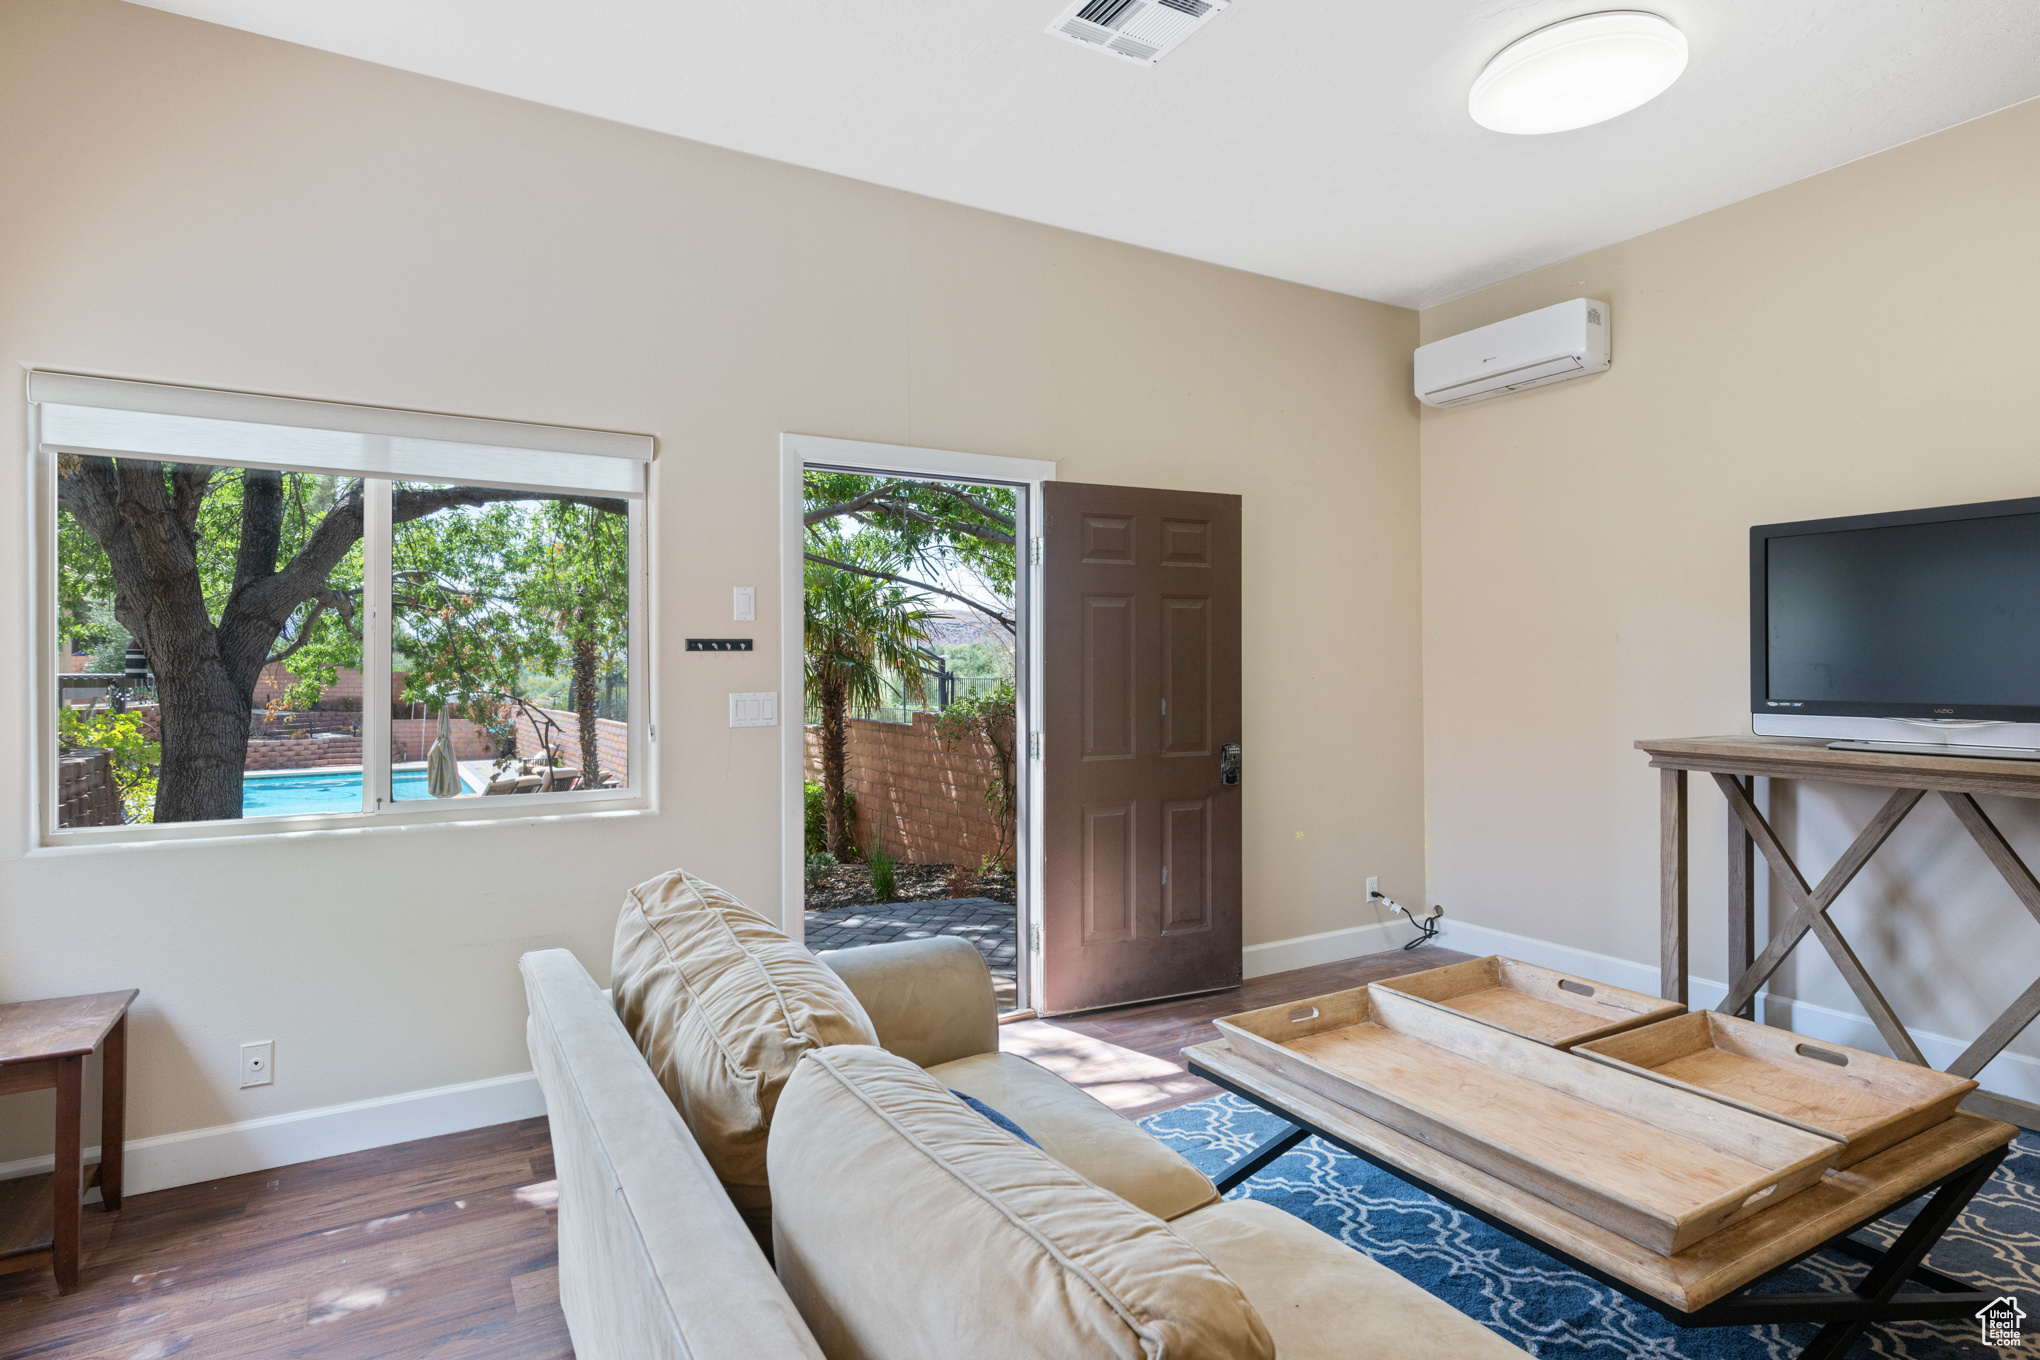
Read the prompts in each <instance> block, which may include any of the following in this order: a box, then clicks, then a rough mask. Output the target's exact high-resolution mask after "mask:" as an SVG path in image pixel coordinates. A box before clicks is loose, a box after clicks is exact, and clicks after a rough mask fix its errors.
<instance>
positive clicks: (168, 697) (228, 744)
mask: <svg viewBox="0 0 2040 1360" xmlns="http://www.w3.org/2000/svg"><path fill="white" fill-rule="evenodd" d="M194 641H195V642H196V641H197V640H194ZM209 641H211V639H210V638H207V639H204V640H203V642H209ZM203 642H198V643H197V645H186V646H179V645H175V644H172V645H169V646H167V647H166V646H164V644H162V643H158V644H157V651H156V652H151V654H150V658H149V659H150V662H151V664H152V665H154V667H155V670H156V697H157V700H158V701H159V702H160V703H161V705H162V707H161V708H160V710H159V715H160V721H161V723H162V729H163V764H162V771H161V775H160V777H159V778H158V780H157V784H156V820H157V821H159V822H213V821H226V820H231V819H234V818H238V817H239V816H240V815H241V767H242V764H243V762H244V761H245V760H246V758H247V754H248V726H249V704H250V702H251V699H252V697H253V691H252V690H248V691H244V690H242V689H241V687H240V686H238V685H236V684H235V683H234V680H233V677H232V676H230V675H229V674H228V673H227V668H226V666H225V665H224V664H223V663H222V662H221V661H220V659H219V657H218V656H217V655H207V652H209V651H211V650H212V649H211V648H209V647H207V646H205V645H203ZM157 652H161V653H163V654H161V655H158V654H157Z"/></svg>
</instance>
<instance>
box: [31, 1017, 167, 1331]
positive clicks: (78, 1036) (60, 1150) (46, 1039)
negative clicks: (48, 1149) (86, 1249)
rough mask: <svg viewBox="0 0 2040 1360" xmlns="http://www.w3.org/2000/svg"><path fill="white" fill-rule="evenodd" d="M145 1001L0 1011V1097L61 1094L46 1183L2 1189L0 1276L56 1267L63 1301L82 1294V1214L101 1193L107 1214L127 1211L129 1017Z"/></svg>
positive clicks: (42, 1179)
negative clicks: (87, 1109)
mask: <svg viewBox="0 0 2040 1360" xmlns="http://www.w3.org/2000/svg"><path fill="white" fill-rule="evenodd" d="M139 995H140V993H139V992H134V991H126V992H98V993H95V994H93V995H91V996H64V997H55V998H52V999H50V1000H47V1001H14V1002H8V1003H6V1004H4V1005H0V1095H11V1094H13V1093H14V1092H17V1091H47V1090H50V1089H51V1088H55V1090H56V1093H57V1139H56V1143H57V1147H56V1154H57V1155H56V1167H55V1170H54V1171H52V1173H51V1174H50V1175H48V1176H26V1177H23V1178H22V1179H20V1180H17V1181H6V1182H0V1275H5V1274H8V1273H10V1272H13V1271H17V1270H35V1269H38V1268H40V1267H42V1266H50V1267H52V1268H53V1269H54V1271H55V1272H56V1277H57V1292H58V1293H60V1294H68V1293H70V1292H71V1291H72V1290H74V1289H76V1288H77V1287H78V1259H79V1255H80V1252H81V1249H82V1243H81V1240H80V1239H81V1231H82V1223H81V1221H80V1213H79V1211H80V1209H81V1207H82V1205H83V1202H84V1195H85V1192H86V1191H87V1190H90V1189H91V1188H92V1187H93V1186H95V1185H96V1186H98V1187H99V1194H100V1201H101V1203H102V1204H103V1205H104V1207H105V1209H106V1211H107V1212H108V1213H113V1212H115V1211H116V1210H118V1209H119V1208H120V1191H121V1154H122V1149H123V1147H124V1145H125V1143H126V1140H127V1012H128V1007H129V1005H131V1004H132V1003H133V1002H134V999H135V998H136V997H137V996H139ZM102 1044H103V1045H105V1052H104V1054H103V1055H102V1057H101V1060H100V1067H99V1080H100V1086H101V1092H100V1101H99V1110H100V1112H99V1162H98V1164H97V1165H95V1166H93V1167H92V1168H91V1170H90V1172H89V1173H88V1172H87V1171H86V1169H85V1167H84V1165H83V1160H84V1155H83V1154H84V1146H83V1145H84V1141H85V1138H84V1132H85V1131H84V1129H83V1128H82V1127H81V1126H82V1125H83V1123H84V1108H83V1107H84V1096H85V1059H86V1057H87V1056H88V1055H90V1054H91V1053H92V1052H93V1050H95V1049H98V1048H99V1047H100V1046H101V1045H102Z"/></svg>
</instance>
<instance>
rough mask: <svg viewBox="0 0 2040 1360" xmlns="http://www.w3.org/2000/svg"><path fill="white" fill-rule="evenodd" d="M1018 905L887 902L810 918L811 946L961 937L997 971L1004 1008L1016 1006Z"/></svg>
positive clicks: (970, 900) (980, 900)
mask: <svg viewBox="0 0 2040 1360" xmlns="http://www.w3.org/2000/svg"><path fill="white" fill-rule="evenodd" d="M1016 921H1017V916H1016V914H1015V912H1014V909H1013V907H1012V904H1010V903H1007V902H999V901H994V900H993V899H992V898H989V897H951V898H944V899H942V900H940V901H935V902H885V903H881V904H878V905H875V906H861V907H838V908H836V909H835V910H834V911H811V912H809V913H807V947H808V948H809V949H811V950H814V951H815V952H816V953H820V952H821V951H823V950H825V949H850V948H853V947H855V946H857V945H865V944H884V943H886V942H887V941H889V940H925V939H928V938H929V937H931V936H935V935H955V936H957V937H959V938H961V939H965V940H969V941H970V942H971V943H972V944H974V945H976V946H977V951H978V953H980V954H983V955H984V956H985V965H986V966H987V967H988V968H990V969H991V970H992V987H993V990H994V991H995V992H997V994H998V998H999V1007H1000V1009H1002V1010H1004V1009H1006V1008H1009V1007H1011V1006H1012V1005H1013V1004H1014V997H1015V994H1016V992H1015V982H1014V979H1015V977H1016V976H1017V970H1018V967H1019V959H1020V950H1019V931H1018V928H1017V925H1016Z"/></svg>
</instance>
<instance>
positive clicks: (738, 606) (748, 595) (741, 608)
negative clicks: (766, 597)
mask: <svg viewBox="0 0 2040 1360" xmlns="http://www.w3.org/2000/svg"><path fill="white" fill-rule="evenodd" d="M730 593H731V595H732V596H733V597H734V600H733V608H732V609H731V612H730V617H731V618H733V619H735V620H736V621H737V622H738V623H755V622H756V621H757V619H758V587H756V586H736V587H734V588H733V589H732V590H731V592H730Z"/></svg>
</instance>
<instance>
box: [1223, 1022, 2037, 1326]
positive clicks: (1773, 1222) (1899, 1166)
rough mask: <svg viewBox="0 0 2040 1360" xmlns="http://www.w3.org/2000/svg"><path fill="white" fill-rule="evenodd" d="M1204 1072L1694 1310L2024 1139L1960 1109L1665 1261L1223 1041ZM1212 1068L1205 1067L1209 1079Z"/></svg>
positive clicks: (1667, 1300)
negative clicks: (1401, 1131) (1234, 1050)
mask: <svg viewBox="0 0 2040 1360" xmlns="http://www.w3.org/2000/svg"><path fill="white" fill-rule="evenodd" d="M1183 1054H1184V1056H1185V1057H1186V1058H1188V1059H1189V1061H1190V1066H1191V1071H1192V1072H1193V1073H1194V1074H1199V1075H1204V1074H1209V1075H1212V1076H1215V1077H1217V1078H1220V1079H1222V1081H1223V1082H1224V1083H1226V1084H1229V1085H1232V1086H1235V1087H1237V1088H1239V1089H1240V1090H1242V1091H1244V1092H1247V1093H1249V1094H1250V1095H1251V1096H1252V1097H1253V1098H1255V1099H1257V1100H1260V1101H1262V1102H1264V1103H1265V1104H1266V1105H1268V1106H1269V1108H1271V1109H1276V1110H1280V1111H1282V1112H1284V1113H1285V1114H1292V1115H1294V1116H1295V1117H1296V1119H1297V1120H1298V1121H1299V1122H1302V1123H1306V1124H1308V1125H1310V1126H1311V1127H1313V1128H1315V1129H1318V1130H1322V1131H1323V1132H1325V1133H1328V1134H1330V1135H1332V1137H1334V1138H1335V1139H1337V1140H1339V1141H1341V1142H1344V1143H1346V1144H1349V1145H1350V1146H1351V1147H1353V1148H1354V1149H1356V1150H1359V1151H1361V1152H1363V1153H1365V1154H1366V1155H1368V1156H1372V1157H1375V1158H1378V1159H1380V1161H1381V1162H1382V1163H1384V1164H1385V1165H1387V1166H1389V1167H1392V1168H1396V1169H1400V1170H1404V1171H1407V1172H1408V1173H1409V1174H1410V1175H1411V1176H1414V1177H1416V1178H1417V1179H1419V1180H1421V1181H1424V1182H1425V1183H1427V1184H1429V1185H1431V1186H1435V1187H1437V1188H1438V1189H1439V1190H1440V1191H1442V1192H1444V1193H1445V1194H1448V1195H1450V1196H1452V1197H1453V1198H1455V1199H1458V1200H1460V1201H1462V1202H1463V1203H1465V1204H1468V1205H1471V1206H1473V1207H1474V1208H1476V1209H1479V1210H1480V1211H1481V1212H1483V1213H1486V1214H1489V1215H1491V1216H1493V1217H1494V1218H1496V1219H1498V1220H1500V1221H1502V1222H1505V1223H1508V1224H1510V1225H1511V1226H1513V1227H1515V1228H1516V1229H1518V1230H1519V1231H1522V1232H1524V1233H1526V1234H1528V1235H1529V1236H1531V1237H1534V1238H1536V1239H1537V1240H1539V1241H1542V1242H1545V1243H1548V1244H1549V1245H1550V1246H1552V1247H1554V1248H1555V1249H1557V1250H1559V1251H1561V1252H1563V1253H1565V1254H1567V1255H1569V1256H1572V1257H1574V1258H1577V1259H1578V1260H1580V1261H1583V1262H1585V1263H1586V1264H1588V1265H1590V1266H1592V1267H1593V1268H1594V1269H1597V1270H1599V1271H1602V1272H1603V1273H1605V1274H1607V1275H1609V1276H1611V1277H1613V1278H1615V1279H1618V1280H1621V1281H1623V1282H1625V1283H1626V1284H1628V1285H1629V1286H1631V1287H1633V1288H1635V1289H1637V1290H1639V1291H1641V1292H1643V1293H1646V1294H1649V1295H1651V1296H1652V1297H1653V1298H1656V1299H1659V1300H1662V1301H1663V1302H1664V1303H1666V1304H1668V1305H1670V1306H1671V1307H1673V1308H1676V1309H1678V1310H1679V1311H1681V1312H1689V1313H1690V1312H1694V1311H1697V1310H1699V1309H1701V1308H1703V1307H1705V1306H1706V1305H1708V1304H1709V1303H1712V1302H1714V1301H1715V1300H1717V1299H1721V1298H1724V1297H1726V1296H1727V1295H1729V1294H1732V1293H1734V1292H1735V1291H1736V1290H1738V1289H1741V1288H1742V1287H1743V1286H1744V1285H1747V1284H1749V1283H1750V1282H1751V1281H1753V1280H1755V1279H1757V1278H1759V1277H1760V1276H1763V1275H1765V1274H1767V1273H1768V1272H1770V1271H1772V1270H1774V1269H1776V1268H1777V1267H1779V1266H1781V1265H1785V1264H1788V1263H1790V1262H1792V1261H1794V1260H1797V1259H1798V1258H1799V1257H1801V1256H1803V1255H1805V1254H1806V1253H1807V1252H1809V1251H1811V1250H1813V1249H1814V1248H1816V1247H1818V1246H1820V1245H1821V1244H1822V1243H1824V1242H1827V1241H1829V1240H1830V1239H1832V1238H1834V1237H1836V1236H1838V1235H1840V1234H1841V1233H1843V1232H1845V1231H1847V1230H1849V1229H1851V1228H1853V1227H1855V1226H1857V1225H1858V1224H1861V1223H1863V1222H1866V1221H1868V1220H1870V1219H1872V1218H1875V1217H1877V1216H1878V1215H1879V1214H1881V1213H1882V1212H1884V1211H1885V1210H1887V1209H1890V1208H1892V1207H1893V1206H1895V1205H1898V1204H1902V1203H1904V1202H1905V1201H1906V1200H1908V1199H1911V1198H1912V1197H1913V1196H1915V1195H1917V1194H1918V1193H1920V1192H1921V1191H1922V1190H1924V1189H1925V1188H1926V1187H1928V1186H1930V1185H1932V1184H1934V1183H1935V1182H1936V1181H1938V1180H1940V1179H1941V1178H1942V1177H1944V1176H1946V1175H1948V1174H1949V1173H1951V1172H1953V1171H1955V1170H1957V1169H1958V1168H1960V1167H1963V1166H1966V1165H1968V1164H1969V1163H1970V1162H1972V1161H1975V1160H1976V1159H1977V1158H1978V1157H1981V1156H1983V1155H1984V1154H1986V1153H1988V1152H1990V1151H1991V1150H1992V1149H1995V1148H1999V1147H2002V1146H2004V1145H2005V1144H2006V1143H2009V1142H2010V1141H2011V1140H2012V1139H2013V1138H2015V1137H2017V1136H2018V1133H2019V1131H2018V1129H2016V1128H2014V1127H2013V1126H2012V1125H2010V1124H2001V1123H1998V1122H1997V1121H1995V1120H1990V1119H1983V1118H1979V1117H1978V1116H1976V1115H1972V1114H1966V1113H1962V1112H1957V1113H1956V1115H1955V1116H1954V1117H1953V1118H1952V1119H1949V1120H1947V1121H1946V1122H1944V1123H1941V1124H1938V1125H1936V1126H1934V1127H1933V1128H1931V1129H1928V1130H1926V1131H1925V1132H1923V1133H1920V1134H1918V1135H1916V1136H1915V1137H1913V1138H1911V1139H1908V1140H1907V1141H1906V1142H1904V1143H1901V1144H1899V1145H1898V1146H1896V1147H1893V1148H1890V1149H1888V1150H1886V1151H1884V1152H1881V1153H1878V1154H1877V1155H1876V1156H1874V1157H1870V1158H1868V1159H1867V1160H1865V1161H1862V1162H1858V1163H1857V1164H1856V1165H1855V1166H1852V1167H1850V1168H1848V1169H1847V1170H1843V1171H1830V1172H1828V1173H1827V1175H1826V1176H1825V1177H1823V1178H1822V1180H1821V1181H1820V1183H1819V1184H1817V1185H1815V1186H1812V1187H1811V1188H1809V1189H1806V1190H1803V1191H1801V1192H1800V1193H1798V1194H1796V1195H1794V1196H1792V1197H1791V1198H1790V1199H1787V1200H1785V1201H1784V1202H1782V1203H1780V1204H1778V1205H1777V1206H1776V1207H1773V1208H1769V1209H1765V1210H1762V1211H1760V1212H1758V1213H1756V1214H1753V1215H1751V1216H1750V1217H1748V1218H1745V1219H1743V1220H1742V1221H1741V1222H1739V1223H1735V1224H1732V1225H1731V1226H1729V1227H1727V1228H1724V1229H1723V1230H1721V1231H1720V1232H1717V1233H1714V1234H1712V1235H1711V1236H1708V1237H1705V1238H1703V1239H1701V1240H1700V1241H1699V1242H1696V1243H1694V1244H1693V1245H1692V1246H1689V1247H1687V1248H1686V1249H1685V1250H1683V1251H1680V1252H1677V1253H1675V1254H1673V1255H1670V1256H1660V1255H1658V1254H1657V1253H1656V1252H1653V1251H1651V1250H1649V1249H1648V1248H1646V1247H1641V1246H1638V1245H1637V1244H1636V1243H1634V1242H1631V1241H1629V1240H1628V1239H1627V1238H1625V1237H1622V1236H1621V1235H1620V1234H1617V1233H1615V1232H1611V1231H1610V1230H1608V1229H1606V1228H1603V1227H1600V1226H1598V1225H1597V1224H1594V1223H1591V1222H1589V1221H1588V1220H1586V1219H1584V1218H1582V1217H1580V1216H1579V1215H1577V1214H1574V1213H1570V1212H1568V1211H1567V1210H1565V1209H1561V1208H1559V1207H1558V1206H1557V1205H1555V1204H1552V1203H1550V1202H1549V1201H1546V1200H1544V1199H1540V1198H1539V1197H1538V1196H1536V1195H1534V1194H1531V1193H1530V1192H1528V1191H1525V1190H1519V1189H1517V1188H1516V1187H1515V1186H1513V1185H1510V1184H1509V1183H1507V1182H1506V1181H1503V1180H1501V1179H1499V1178H1498V1177H1495V1176H1492V1175H1489V1174H1488V1173H1487V1172H1484V1171H1480V1170H1478V1169H1476V1168H1474V1167H1471V1166H1469V1165H1467V1164H1466V1163H1464V1162H1462V1161H1459V1160H1458V1159H1457V1158H1454V1157H1452V1156H1449V1155H1448V1154H1446V1153H1443V1152H1440V1151H1438V1150H1437V1149H1435V1148H1432V1147H1429V1146H1427V1145H1426V1144H1424V1143H1421V1142H1418V1141H1417V1140H1416V1139H1414V1138H1411V1137H1408V1136H1406V1135H1404V1134H1401V1133H1398V1132H1396V1131H1395V1130H1394V1129H1391V1128H1389V1127H1388V1126H1387V1125H1385V1124H1381V1123H1378V1122H1376V1121H1374V1120H1372V1119H1369V1118H1367V1117H1366V1116H1365V1115H1361V1114H1359V1113H1356V1112H1355V1111H1353V1110H1349V1109H1347V1108H1346V1107H1345V1106H1343V1105H1340V1104H1337V1103H1336V1102H1334V1101H1332V1100H1330V1099H1328V1098H1327V1097H1324V1096H1320V1095H1318V1094H1316V1093H1315V1092H1313V1091H1311V1090H1309V1089H1307V1088H1305V1087H1303V1086H1301V1085H1299V1084H1298V1083H1296V1082H1293V1081H1290V1080H1288V1079H1286V1078H1284V1077H1282V1076H1281V1075H1279V1074H1277V1073H1275V1072H1271V1071H1269V1070H1268V1069H1267V1068H1265V1067H1262V1066H1260V1065H1258V1064H1256V1063H1253V1062H1249V1061H1248V1060H1247V1059H1245V1058H1243V1057H1241V1056H1240V1055H1239V1054H1237V1053H1235V1052H1233V1050H1232V1048H1231V1046H1230V1045H1229V1044H1228V1043H1227V1042H1226V1041H1224V1040H1222V1039H1217V1040H1212V1041H1211V1042H1209V1043H1203V1044H1197V1045H1194V1046H1192V1047H1190V1048H1186V1049H1184V1050H1183ZM1200 1069H1202V1071H1201V1072H1200Z"/></svg>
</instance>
